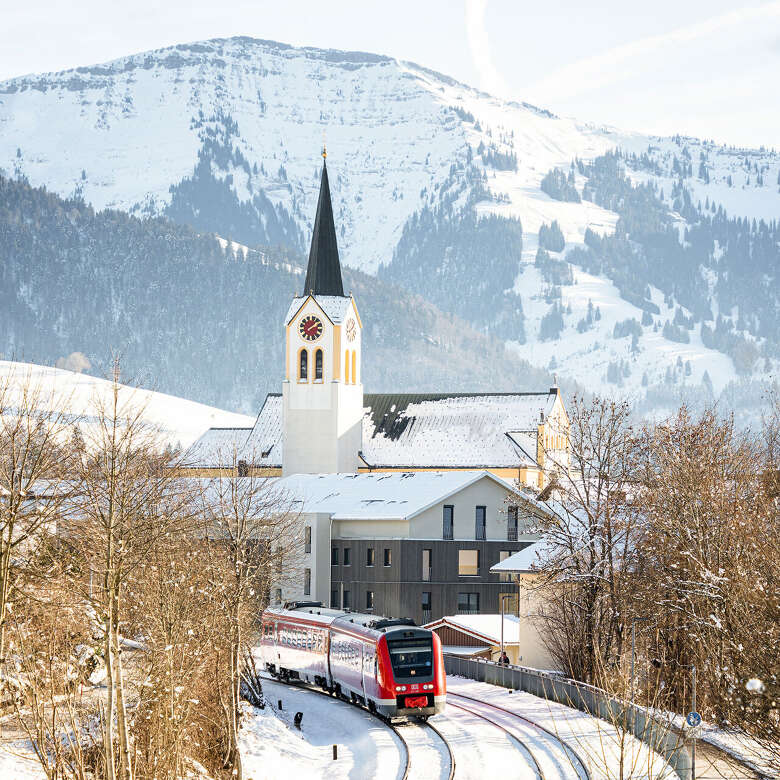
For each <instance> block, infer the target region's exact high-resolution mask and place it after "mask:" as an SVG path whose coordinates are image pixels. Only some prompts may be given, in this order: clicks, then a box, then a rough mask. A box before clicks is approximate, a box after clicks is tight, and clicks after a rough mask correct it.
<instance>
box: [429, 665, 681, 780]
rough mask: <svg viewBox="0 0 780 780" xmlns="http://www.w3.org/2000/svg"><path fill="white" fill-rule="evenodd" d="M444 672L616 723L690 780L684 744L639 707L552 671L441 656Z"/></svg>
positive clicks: (679, 737)
mask: <svg viewBox="0 0 780 780" xmlns="http://www.w3.org/2000/svg"><path fill="white" fill-rule="evenodd" d="M444 669H445V671H446V672H447V674H452V675H458V676H460V677H467V678H468V679H470V680H477V681H478V682H484V683H489V684H491V685H500V686H502V687H503V688H512V689H514V690H518V691H525V692H526V693H530V694H532V695H534V696H538V697H540V698H542V699H548V700H549V701H554V702H557V703H558V704H563V705H565V706H567V707H573V708H574V709H578V710H580V711H581V712H585V713H587V714H588V715H593V716H595V717H598V718H602V719H603V720H606V721H607V722H609V723H615V724H620V725H622V726H624V727H625V728H626V729H627V730H628V731H631V733H633V735H634V736H635V737H636V738H637V739H639V740H641V741H642V742H644V743H645V744H646V745H647V746H648V747H649V748H650V749H651V750H654V751H655V752H656V753H659V754H660V755H662V756H663V757H664V759H665V760H666V761H667V762H668V763H669V765H670V766H671V767H672V769H673V770H674V772H675V774H676V775H677V776H678V778H679V779H680V780H693V778H692V776H691V757H690V755H689V753H688V750H687V747H686V744H685V741H684V739H683V738H682V737H681V736H680V735H679V734H676V733H674V732H673V731H672V730H671V728H670V724H669V723H667V722H666V721H663V720H661V719H658V718H654V717H653V716H652V715H651V714H650V713H648V712H647V711H646V710H644V709H643V708H641V707H636V706H634V705H632V704H629V703H627V702H624V701H622V700H621V699H618V698H617V697H615V696H610V695H609V694H608V693H607V692H606V691H603V690H601V689H600V688H595V687H594V686H592V685H588V684H586V683H580V682H577V681H576V680H570V679H568V678H567V677H565V676H563V675H559V674H556V673H554V672H544V671H540V670H539V669H529V668H527V667H524V666H511V665H510V666H504V665H501V664H497V663H494V662H492V661H487V660H484V659H480V660H475V659H471V658H462V657H461V656H457V655H452V654H451V653H445V654H444Z"/></svg>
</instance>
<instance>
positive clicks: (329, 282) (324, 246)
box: [303, 152, 344, 296]
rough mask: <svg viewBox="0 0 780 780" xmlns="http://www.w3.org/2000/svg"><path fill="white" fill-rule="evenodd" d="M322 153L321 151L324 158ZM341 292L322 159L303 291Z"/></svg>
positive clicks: (341, 286)
mask: <svg viewBox="0 0 780 780" xmlns="http://www.w3.org/2000/svg"><path fill="white" fill-rule="evenodd" d="M324 156H325V153H324V152H323V158H324ZM309 293H313V294H314V295H337V296H343V295H344V286H343V284H342V281H341V263H340V262H339V248H338V244H337V243H336V225H335V223H334V221H333V206H332V205H331V202H330V186H329V184H328V168H327V166H326V165H325V162H324V159H323V163H322V179H321V181H320V197H319V200H318V201H317V216H316V217H315V219H314V231H313V233H312V237H311V249H310V250H309V265H308V268H307V270H306V282H305V284H304V286H303V294H304V295H308V294H309Z"/></svg>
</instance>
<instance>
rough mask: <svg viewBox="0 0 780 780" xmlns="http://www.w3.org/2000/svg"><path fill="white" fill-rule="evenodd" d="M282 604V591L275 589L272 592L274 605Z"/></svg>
mask: <svg viewBox="0 0 780 780" xmlns="http://www.w3.org/2000/svg"><path fill="white" fill-rule="evenodd" d="M281 603H282V589H281V588H277V589H276V590H275V591H274V604H281Z"/></svg>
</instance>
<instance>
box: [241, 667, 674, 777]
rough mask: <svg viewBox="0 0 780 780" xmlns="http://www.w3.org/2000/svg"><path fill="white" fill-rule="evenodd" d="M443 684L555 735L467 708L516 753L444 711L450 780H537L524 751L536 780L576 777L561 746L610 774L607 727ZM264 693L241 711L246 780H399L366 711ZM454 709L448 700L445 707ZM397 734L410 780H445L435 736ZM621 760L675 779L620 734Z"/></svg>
mask: <svg viewBox="0 0 780 780" xmlns="http://www.w3.org/2000/svg"><path fill="white" fill-rule="evenodd" d="M447 685H448V690H449V691H450V692H451V693H454V694H457V693H459V694H462V695H464V696H470V697H473V698H475V699H478V700H479V701H480V702H484V703H487V704H496V705H498V706H500V707H502V708H504V709H506V710H510V711H511V712H516V713H518V714H519V715H522V716H523V717H524V718H526V719H527V720H530V721H532V722H534V723H537V724H539V725H540V726H543V727H544V728H546V729H548V730H549V731H550V732H552V734H553V735H554V736H551V735H544V734H542V733H541V732H539V731H537V730H535V729H534V727H533V726H532V725H530V724H528V723H527V722H523V721H520V720H519V719H516V718H513V716H512V715H510V714H500V713H498V712H492V713H491V712H490V711H489V709H487V708H485V709H484V710H479V708H478V707H474V710H475V712H477V710H479V711H480V712H483V713H484V714H485V715H487V716H489V717H490V719H492V720H495V721H496V723H500V724H501V725H503V726H504V727H505V728H507V729H508V730H509V731H510V732H511V733H512V735H515V736H516V737H517V738H519V739H520V740H522V742H523V743H524V744H525V746H526V748H527V749H525V750H524V749H523V748H521V746H520V744H518V739H517V738H515V737H513V736H512V735H510V734H507V733H506V732H505V731H502V730H501V729H500V728H497V727H496V726H495V725H493V724H491V723H490V722H488V721H486V720H484V719H483V718H480V717H479V716H478V715H477V714H472V713H471V712H467V711H466V710H463V709H460V708H458V707H455V706H448V707H447V709H446V711H445V712H444V713H442V714H440V715H436V716H434V717H432V718H431V720H430V722H431V723H433V724H434V725H435V726H436V728H437V729H438V730H439V731H440V732H441V734H442V736H443V737H444V739H446V740H447V742H448V743H449V745H450V747H451V749H452V751H453V754H454V757H455V760H456V765H457V771H456V777H457V778H459V780H469V778H474V780H477V779H481V778H483V777H513V778H515V777H517V778H528V780H534V779H535V778H537V777H538V773H537V771H536V769H535V768H534V760H533V758H531V756H530V755H529V752H531V753H533V756H534V758H536V760H537V761H538V762H539V764H540V766H542V767H543V771H544V772H545V776H548V777H550V778H559V777H560V778H567V780H568V778H569V777H571V778H576V777H577V775H578V774H584V773H582V772H579V771H578V769H577V768H576V761H573V760H568V759H567V753H566V750H567V748H568V749H569V750H570V751H571V752H573V753H576V754H577V756H578V757H579V758H580V760H582V761H583V762H584V763H585V764H586V766H587V768H588V771H589V773H590V777H591V778H592V780H605V779H606V778H611V777H614V776H615V767H616V766H617V765H618V764H619V758H620V750H619V745H620V742H619V739H618V736H617V732H616V730H615V728H614V727H612V726H610V724H608V723H606V722H604V721H601V720H598V719H596V718H592V717H590V716H589V715H586V714H585V713H582V712H579V711H577V710H574V709H570V708H568V707H565V706H563V705H560V704H557V703H555V702H549V701H546V700H544V699H540V698H537V697H535V696H532V695H530V694H527V693H522V692H510V691H508V690H507V689H505V688H500V687H497V686H493V685H487V684H485V683H478V682H474V681H472V680H467V679H464V678H458V677H448V679H447ZM263 687H264V691H265V696H266V701H267V703H268V706H267V707H266V709H265V710H249V709H248V710H247V713H246V715H247V717H245V718H244V723H243V727H242V734H241V753H242V757H243V765H244V776H245V778H247V780H265V778H277V777H285V776H286V775H291V774H294V776H295V780H303V778H320V777H326V778H343V777H349V778H352V780H360V779H362V778H366V780H369V779H370V778H398V777H401V776H402V774H403V768H404V764H405V750H404V747H403V746H402V745H401V744H400V741H399V740H398V738H397V737H396V736H395V735H394V734H393V732H392V731H391V730H390V729H388V728H387V727H386V726H385V725H384V724H383V723H382V722H381V721H379V720H378V719H377V718H375V717H373V716H372V715H370V714H369V713H368V712H367V711H365V710H362V709H359V708H357V707H353V706H351V705H348V704H345V703H344V702H341V701H338V700H336V699H328V698H325V697H324V696H320V695H318V694H317V693H314V692H312V691H309V690H305V689H302V688H298V687H294V686H289V685H283V684H280V683H277V682H272V681H270V680H265V681H264V682H263ZM279 699H281V700H282V701H283V707H284V708H283V709H282V710H281V711H279V710H278V707H277V702H278V700H279ZM455 703H456V700H455V697H453V699H452V704H453V705H454V704H455ZM460 703H462V704H467V702H464V701H461V702H460ZM469 706H470V705H469ZM296 711H301V712H303V713H304V715H303V723H302V728H301V729H300V730H298V729H297V728H295V726H294V725H293V717H294V714H295V712H296ZM399 729H400V731H401V733H402V734H403V736H404V738H405V739H406V741H407V743H408V744H409V751H410V762H411V770H410V774H409V777H410V778H426V780H434V779H435V778H437V777H444V778H446V777H447V774H448V771H449V760H448V757H447V755H446V749H445V748H444V746H443V745H442V744H441V743H440V742H439V743H437V738H436V737H435V735H434V733H433V732H432V731H431V730H430V729H427V728H426V727H424V726H420V725H414V724H410V725H409V726H403V725H402V726H400V727H399ZM556 743H557V744H556ZM333 744H337V745H338V746H339V748H338V750H339V758H338V760H337V761H333V758H332V745H333ZM564 746H566V747H564ZM624 757H625V758H626V759H627V760H628V761H630V762H631V766H632V767H633V773H632V778H633V780H639V779H640V778H653V780H661V778H666V777H668V778H672V777H674V773H673V771H672V769H671V767H669V765H668V764H666V762H665V761H664V760H663V758H661V757H660V756H659V755H657V754H655V753H653V752H652V751H650V750H648V749H647V747H646V746H645V745H643V744H642V743H641V742H639V741H638V740H636V739H634V738H633V737H626V739H625V741H624ZM583 780H584V779H583Z"/></svg>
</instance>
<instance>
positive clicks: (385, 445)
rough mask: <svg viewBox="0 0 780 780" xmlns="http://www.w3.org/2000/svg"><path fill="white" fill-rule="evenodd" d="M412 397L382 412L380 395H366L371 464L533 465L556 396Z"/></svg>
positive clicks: (365, 434)
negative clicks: (538, 432)
mask: <svg viewBox="0 0 780 780" xmlns="http://www.w3.org/2000/svg"><path fill="white" fill-rule="evenodd" d="M401 398H403V396H401ZM411 398H412V400H410V401H409V402H408V403H406V404H403V405H401V406H400V408H398V409H392V410H391V409H388V411H387V412H383V411H382V408H381V407H382V403H381V401H382V396H370V395H369V396H366V398H365V406H366V407H367V408H366V412H365V415H364V418H363V457H364V459H365V461H366V462H367V463H369V464H371V465H372V466H377V467H380V466H409V467H436V466H442V467H454V466H459V467H467V468H479V467H483V466H489V467H510V468H517V467H518V466H519V465H523V464H525V465H533V464H534V458H535V456H536V430H537V425H538V424H539V422H540V420H541V419H542V414H544V415H545V416H546V415H548V414H549V413H550V411H551V410H552V407H553V404H554V403H555V398H556V396H555V394H553V393H547V392H544V393H527V394H521V393H518V394H502V395H489V394H485V395H468V396H466V395H463V396H459V395H451V396H434V397H431V398H424V397H420V400H417V398H416V397H414V396H412V397H411ZM396 406H398V404H396ZM528 450H530V452H529V451H528Z"/></svg>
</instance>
